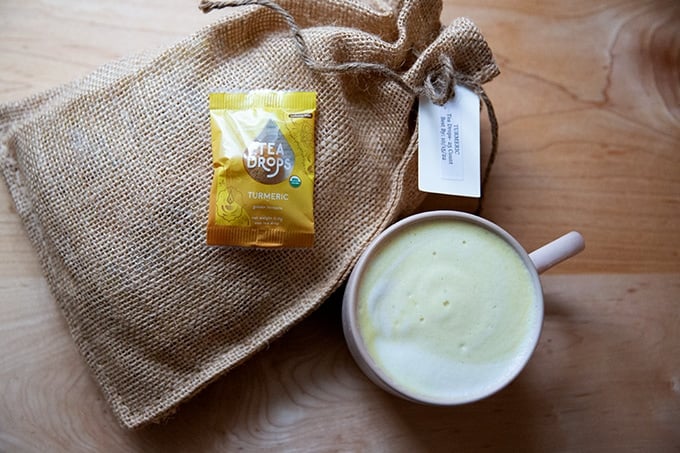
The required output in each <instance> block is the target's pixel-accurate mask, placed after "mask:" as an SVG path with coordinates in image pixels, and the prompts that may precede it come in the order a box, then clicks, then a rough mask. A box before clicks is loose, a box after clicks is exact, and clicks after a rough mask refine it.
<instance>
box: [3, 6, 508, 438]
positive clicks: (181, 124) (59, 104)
mask: <svg viewBox="0 0 680 453" xmlns="http://www.w3.org/2000/svg"><path fill="white" fill-rule="evenodd" d="M279 4H280V5H281V6H282V7H283V8H284V9H285V10H287V11H288V12H289V13H290V15H291V16H292V17H293V18H294V19H295V21H296V23H297V26H299V28H300V30H299V35H300V37H302V38H303V39H304V43H305V45H306V51H307V52H308V54H307V55H306V56H304V57H303V56H302V55H301V53H300V45H299V44H300V43H299V42H298V40H296V39H293V37H292V36H291V24H290V23H287V21H286V20H285V18H284V17H282V15H281V14H279V13H277V12H276V11H274V10H272V9H271V8H268V7H262V6H246V7H239V8H234V9H229V10H224V11H220V12H216V13H213V14H216V15H220V16H221V17H222V19H221V20H219V21H218V22H217V23H215V24H214V25H212V26H210V27H207V28H205V29H204V30H202V31H200V32H198V33H196V34H195V35H193V36H190V37H188V38H186V39H185V40H183V41H181V42H180V43H178V44H177V45H174V46H172V47H170V48H168V49H167V50H165V51H163V52H162V53H160V54H157V55H152V56H136V57H131V58H128V59H125V60H123V61H119V62H116V63H113V64H110V65H108V66H105V67H103V68H102V69H100V70H98V71H96V72H95V73H93V74H92V75H90V76H88V77H85V78H84V79H82V80H79V81H77V82H75V83H71V84H69V85H66V86H62V87H59V88H56V89H54V90H52V91H49V92H47V93H44V94H41V95H38V96H35V97H31V98H29V99H27V100H23V101H20V102H17V103H14V104H9V105H4V106H2V107H1V108H0V159H1V163H2V171H3V173H4V176H5V179H6V182H7V185H8V187H9V190H10V191H11V194H12V197H13V198H14V200H15V203H16V207H17V211H18V212H19V214H20V216H21V217H22V219H23V221H24V223H25V226H26V229H27V231H28V235H29V236H30V239H31V241H32V242H33V244H34V245H35V249H36V251H37V253H38V254H39V257H40V261H41V263H42V266H43V269H44V272H45V275H46V278H47V280H48V281H49V285H50V287H51V290H52V292H53V295H54V297H55V299H56V301H57V303H58V305H59V307H60V308H61V310H62V312H63V314H64V316H65V318H66V320H67V322H68V325H69V328H70V330H71V333H72V335H73V338H74V340H75V342H76V344H77V346H78V348H79V349H80V351H81V352H82V354H83V355H84V357H85V359H86V361H87V363H88V365H89V366H90V367H91V369H92V372H93V374H94V376H95V377H96V380H97V381H98V383H99V384H100V385H101V388H102V390H103V392H104V394H105V396H106V398H107V400H108V401H109V403H110V404H111V407H112V408H113V411H114V412H115V414H116V415H117V416H118V417H119V419H120V421H121V422H122V423H123V424H124V425H125V426H127V427H137V426H140V425H143V424H144V423H147V422H149V421H154V420H158V419H160V418H162V417H163V416H165V415H167V414H169V413H171V412H172V411H173V410H174V408H175V407H176V406H177V404H178V403H180V402H181V401H183V400H185V399H187V398H189V397H190V396H191V395H193V394H195V393H196V392H198V391H199V390H200V389H201V388H202V387H204V386H205V385H206V384H208V383H209V382H210V381H212V380H214V379H215V378H216V377H218V376H219V375H220V374H222V373H224V372H226V371H227V370H230V369H232V368H234V367H235V366H236V365H238V364H239V363H241V362H243V361H244V360H245V359H246V358H248V357H249V356H251V355H253V354H254V353H255V352H256V351H258V350H260V349H262V348H263V347H264V346H266V345H267V344H268V343H269V342H271V341H272V340H274V339H275V338H277V337H279V336H280V335H281V334H282V333H284V332H285V331H286V330H287V329H288V328H290V327H291V326H292V325H294V324H295V323H296V322H298V321H299V320H300V319H302V318H303V317H304V316H306V315H307V314H309V313H310V312H311V311H312V310H314V309H315V308H316V307H318V306H319V304H321V302H322V301H324V299H325V298H326V297H327V296H329V294H330V293H331V292H332V291H334V290H335V289H336V288H338V287H339V286H340V285H341V283H342V282H343V280H344V279H345V277H346V276H347V275H348V273H349V272H350V270H351V268H352V265H353V264H354V262H355V260H356V259H357V257H358V255H359V254H360V252H361V251H362V249H363V248H364V246H365V245H366V244H367V243H368V242H369V241H370V240H371V239H373V238H374V237H375V236H376V235H377V234H378V233H379V232H380V231H381V230H382V229H384V228H385V227H386V226H387V225H389V224H390V223H391V222H393V221H394V220H395V219H396V218H397V217H398V216H400V215H402V214H406V213H408V212H409V211H411V210H413V209H414V208H415V207H416V206H417V205H418V203H419V202H420V201H421V199H422V197H421V194H419V192H418V191H417V187H416V179H417V178H416V174H415V172H416V167H415V162H416V159H415V152H416V144H415V140H416V131H415V124H416V121H415V115H414V106H415V105H416V100H417V96H416V95H417V93H418V92H419V90H420V87H422V86H423V84H425V85H428V86H429V88H430V92H431V91H432V90H431V89H432V87H434V88H437V86H440V88H441V86H443V88H442V89H444V91H446V89H447V88H446V86H445V85H447V84H449V83H450V80H449V79H446V80H443V78H442V76H441V74H438V73H437V68H439V69H441V66H442V61H444V60H446V58H444V59H443V58H442V55H443V56H445V57H448V60H447V61H449V62H450V63H453V67H454V68H455V69H456V73H457V75H458V77H459V78H462V79H464V80H466V81H468V82H469V83H470V84H472V85H474V84H479V85H481V84H482V83H484V82H486V81H488V80H490V79H491V78H492V77H494V76H495V75H496V74H497V68H496V65H495V63H494V62H493V58H492V55H491V52H490V51H489V48H488V47H487V45H486V43H485V42H484V39H483V38H482V37H481V35H480V34H479V32H478V30H477V29H476V28H475V26H474V25H473V24H472V23H471V22H470V21H468V20H465V19H461V20H457V21H455V22H454V23H453V24H452V25H451V26H449V27H448V28H446V29H444V30H440V22H439V16H440V12H441V2H440V1H437V0H405V1H403V2H399V6H397V7H395V8H394V9H392V8H391V7H390V5H386V4H385V3H384V2H378V1H377V0H376V1H374V2H370V3H360V2H358V1H354V0H347V1H341V0H317V1H314V2H311V1H309V2H300V1H297V0H281V1H280V2H279ZM305 60H307V63H305ZM310 62H316V65H317V67H316V68H314V67H310ZM348 62H349V63H367V64H368V65H365V66H364V67H363V68H362V66H361V64H359V65H358V66H357V65H355V67H354V68H351V67H349V65H346V66H337V67H336V69H335V70H329V71H324V70H323V68H324V67H325V66H333V65H337V64H339V63H348ZM371 65H373V66H374V67H373V69H371V68H370V66H371ZM312 66H313V64H312ZM357 67H358V69H357ZM380 68H382V69H380ZM383 69H384V70H383ZM390 74H392V75H393V74H398V76H399V77H400V80H395V78H394V77H392V76H390ZM257 88H269V89H279V90H289V89H303V90H312V91H317V92H318V105H319V108H318V120H317V131H316V137H317V138H316V142H317V143H316V145H317V148H316V151H317V164H316V174H317V176H316V195H315V222H316V242H315V246H314V247H313V248H311V249H286V250H259V249H238V248H215V247H208V246H206V245H205V243H206V237H205V236H206V230H205V228H206V221H207V209H208V195H209V191H210V182H211V175H212V170H211V152H210V137H209V134H210V132H209V123H208V110H207V109H208V103H207V102H208V93H209V92H211V91H216V90H224V91H243V90H249V89H257ZM435 91H436V90H435ZM440 91H441V90H440ZM444 96H446V94H444Z"/></svg>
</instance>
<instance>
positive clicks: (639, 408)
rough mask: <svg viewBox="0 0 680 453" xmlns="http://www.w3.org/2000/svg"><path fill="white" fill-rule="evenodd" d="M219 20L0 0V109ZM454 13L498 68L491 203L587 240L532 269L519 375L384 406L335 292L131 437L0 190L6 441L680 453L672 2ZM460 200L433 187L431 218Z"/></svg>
mask: <svg viewBox="0 0 680 453" xmlns="http://www.w3.org/2000/svg"><path fill="white" fill-rule="evenodd" d="M217 14H220V13H213V15H208V16H206V15H203V14H201V13H200V12H199V11H198V10H197V8H196V4H195V3H194V2H192V1H189V0H184V1H180V0H164V1H160V0H149V1H146V2H133V1H132V0H122V1H117V2H92V1H86V0H68V1H67V0H61V1H56V0H21V1H19V0H4V1H2V2H0V101H8V100H15V99H19V98H21V97H24V96H26V95H28V94H31V93H36V92H39V91H41V90H44V89H47V88H50V87H53V86H55V85H58V84H61V83H64V82H67V81H70V80H73V79H75V78H77V77H79V76H82V75H84V74H86V73H88V72H90V71H91V70H93V69H94V68H96V67H97V66H99V65H101V64H103V63H105V62H107V61H109V60H112V59H114V58H118V57H121V56H124V55H126V54H129V53H132V52H136V51H138V50H141V49H150V48H153V47H155V46H166V45H168V44H170V43H172V42H174V41H176V40H178V39H180V38H181V37H183V36H185V35H186V34H189V33H191V32H192V31H194V30H196V29H198V28H199V27H201V26H203V25H204V24H208V23H210V22H212V21H214V20H215V19H216V15H217ZM459 15H465V16H468V17H470V18H472V19H473V20H474V21H475V22H476V23H477V25H478V26H479V27H480V28H481V29H482V31H483V32H484V34H485V36H486V37H487V39H488V41H489V43H490V45H491V47H492V49H493V50H494V53H495V56H496V58H497V61H498V63H499V66H500V68H501V71H502V74H501V76H500V77H498V78H497V79H496V80H494V81H493V82H492V83H490V84H489V85H488V87H487V88H488V93H489V95H490V97H491V99H492V100H493V102H494V104H495V107H496V110H497V113H498V117H499V121H500V132H501V146H500V152H499V155H498V159H497V161H496V167H495V169H494V172H493V174H492V177H491V180H490V183H489V186H488V190H487V193H486V197H487V199H486V205H485V206H486V207H485V211H484V215H485V216H486V217H488V218H489V219H491V220H493V221H495V222H497V223H499V224H500V225H502V226H503V227H505V228H506V229H507V230H508V231H509V232H510V233H512V234H514V235H515V236H516V237H517V238H518V240H519V241H520V242H521V243H522V244H523V245H525V246H526V248H527V249H534V248H536V247H538V246H539V245H541V244H542V243H545V242H547V241H549V240H550V239H552V238H553V237H556V236H557V235H559V234H562V233H564V232H566V231H568V230H570V229H578V230H580V231H581V232H582V233H583V235H584V236H585V238H586V241H587V249H586V251H585V252H584V253H583V254H581V255H579V256H578V257H576V258H574V259H572V260H570V261H569V262H567V263H564V264H563V265H560V266H559V267H557V268H555V269H553V270H551V271H549V272H548V273H547V274H545V275H544V276H543V283H544V287H545V297H546V303H547V316H546V320H545V330H544V335H543V337H542V338H541V342H540V345H539V347H538V349H537V351H536V354H535V356H534V357H533V359H532V360H531V362H530V364H529V366H528V368H527V369H526V370H525V371H524V372H523V373H522V374H521V375H520V376H519V378H517V379H516V380H515V382H513V383H512V384H511V385H510V386H509V387H508V388H506V389H505V390H504V391H502V392H500V393H499V394H497V395H495V396H493V397H491V398H489V399H487V400H485V401H483V402H480V403H477V404H472V405H468V406H463V407H458V408H453V409H450V408H448V409H446V408H430V407H422V406H415V405H412V404H410V403H406V402H404V401H400V400H398V399H395V398H393V397H391V396H389V395H387V394H385V393H384V392H382V391H380V390H378V389H377V388H376V387H375V386H374V385H372V384H371V383H370V382H369V381H368V380H367V379H366V378H365V377H364V376H363V375H362V374H361V372H360V371H359V370H358V368H357V367H356V366H355V364H354V362H353V361H352V359H351V357H350V356H349V354H348V351H347V349H346V346H345V343H344V340H343V336H342V331H341V325H340V315H339V300H338V298H337V297H336V298H334V299H331V300H329V301H328V302H327V303H326V304H324V306H323V307H322V308H321V309H320V310H319V311H318V312H316V313H315V314H314V315H312V316H311V317H310V318H308V319H307V320H306V321H304V322H303V323H302V324H300V325H298V326H296V327H295V328H294V329H293V330H292V331H291V332H289V333H288V334H287V335H285V336H284V337H283V338H282V339H280V340H279V341H277V342H275V343H274V344H272V345H271V347H270V348H269V349H268V350H267V351H265V352H263V353H261V354H258V355H257V356H256V357H254V358H253V359H251V360H250V361H249V362H247V363H246V364H245V365H243V366H241V367H240V368H238V369H236V370H235V371H233V372H232V373H230V374H228V375H226V376H224V378H222V379H220V380H219V381H218V382H216V383H215V384H213V385H211V386H210V387H209V388H207V389H206V390H205V391H203V392H202V393H201V394H200V395H199V396H197V397H196V398H195V399H193V400H192V401H190V402H189V403H187V404H185V405H183V406H182V407H181V408H180V410H179V411H178V412H177V414H176V415H175V416H173V417H172V418H171V419H170V420H169V421H167V422H166V423H164V424H162V425H157V426H150V427H148V428H144V429H141V430H139V431H133V432H131V431H126V430H125V429H123V428H121V427H120V426H119V425H118V424H117V422H116V421H115V419H114V418H113V416H112V414H111V412H110V410H109V408H108V406H107V404H106V403H105V401H104V400H103V397H102V394H101V393H100V391H99V389H98V387H97V385H96V383H95V382H94V381H93V379H92V377H91V376H90V373H89V372H88V370H87V368H86V366H85V364H84V362H83V360H82V358H81V357H80V355H79V353H78V352H77V351H76V349H75V347H74V344H73V342H72V340H71V337H70V336H69V334H68V332H67V329H66V326H65V323H64V321H63V319H62V317H61V314H60V313H59V312H58V310H57V308H56V305H55V302H54V300H53V299H52V297H51V295H50V293H49V290H48V288H47V285H46V282H45V280H44V278H43V277H42V276H41V271H40V268H39V265H38V260H37V258H36V255H35V253H34V252H33V250H32V248H31V245H30V244H29V242H28V239H27V236H26V234H25V232H24V230H23V227H22V225H21V222H20V220H19V217H18V216H17V215H16V213H15V210H14V207H13V203H12V201H11V199H10V197H9V194H8V191H7V188H6V186H5V185H4V184H0V348H1V351H2V353H1V355H0V451H94V450H97V451H173V450H177V451H201V450H206V451H235V450H239V449H244V450H254V449H268V450H273V451H283V450H298V451H305V450H321V451H323V450H343V451H390V452H393V451H405V452H406V451H408V452H413V451H439V450H442V451H459V450H460V451H470V450H476V449H483V448H484V449H491V450H501V451H534V450H535V451H563V450H570V451H618V450H623V451H631V450H640V451H655V452H659V451H678V449H680V256H679V254H680V3H678V2H677V0H666V1H663V0H659V1H653V0H651V1H637V2H628V1H626V2H624V1H616V0H607V1H598V2H593V1H591V0H575V1H571V2H562V1H557V0H553V1H549V2H533V1H529V0H517V1H514V2H504V1H501V0H486V1H477V0H476V1H457V0H447V1H445V8H444V12H443V15H442V21H443V23H449V22H450V21H451V20H452V19H453V18H454V17H456V16H459ZM485 128H486V125H485ZM485 131H488V129H485ZM485 137H486V135H485ZM484 140H486V138H485V139H484ZM462 205H463V206H462ZM461 206H462V207H463V208H465V207H466V205H465V204H464V203H463V202H462V201H461V200H459V199H455V198H446V197H434V196H432V197H429V198H428V200H427V202H426V203H425V205H424V206H423V209H431V208H434V207H438V208H441V207H446V208H453V209H456V208H461Z"/></svg>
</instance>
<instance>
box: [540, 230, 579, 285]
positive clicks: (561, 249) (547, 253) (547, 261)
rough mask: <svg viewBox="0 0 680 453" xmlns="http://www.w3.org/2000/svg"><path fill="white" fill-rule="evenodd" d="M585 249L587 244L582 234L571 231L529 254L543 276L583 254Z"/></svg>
mask: <svg viewBox="0 0 680 453" xmlns="http://www.w3.org/2000/svg"><path fill="white" fill-rule="evenodd" d="M585 247H586V243H585V240H584V239H583V236H581V233H579V232H577V231H571V232H569V233H567V234H565V235H564V236H560V237H558V238H557V239H555V240H554V241H552V242H549V243H548V244H546V245H544V246H543V247H541V248H539V249H537V250H534V251H533V252H531V253H529V258H531V261H533V263H534V266H535V267H536V271H537V272H538V273H539V274H541V273H543V272H545V271H547V270H548V269H550V268H551V267H553V266H554V265H556V264H558V263H561V262H562V261H564V260H566V259H567V258H571V257H572V256H574V255H576V254H577V253H579V252H581V251H582V250H583V249H584V248H585Z"/></svg>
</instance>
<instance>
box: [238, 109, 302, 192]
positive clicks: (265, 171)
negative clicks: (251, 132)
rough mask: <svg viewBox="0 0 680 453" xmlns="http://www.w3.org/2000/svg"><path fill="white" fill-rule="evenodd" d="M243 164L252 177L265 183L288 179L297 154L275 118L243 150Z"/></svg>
mask: <svg viewBox="0 0 680 453" xmlns="http://www.w3.org/2000/svg"><path fill="white" fill-rule="evenodd" d="M243 165H244V166H245V168H246V171H247V172H248V174H249V175H250V177H251V178H253V179H254V180H255V181H258V182H261V183H263V184H278V183H280V182H282V181H285V180H286V179H288V177H289V176H290V173H291V171H293V165H295V154H294V153H293V150H292V149H291V147H290V145H289V144H288V141H287V140H286V137H284V136H283V134H282V133H281V130H280V129H279V127H278V126H277V125H276V123H275V122H274V121H273V120H269V121H268V122H267V124H266V125H265V126H264V128H263V129H262V132H260V134H259V135H258V136H257V137H256V138H255V140H253V141H252V142H251V143H250V144H249V145H248V148H246V150H245V151H244V152H243Z"/></svg>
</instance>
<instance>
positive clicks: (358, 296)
mask: <svg viewBox="0 0 680 453" xmlns="http://www.w3.org/2000/svg"><path fill="white" fill-rule="evenodd" d="M583 248H584V241H583V237H582V236H581V235H580V234H579V233H577V232H571V233H568V234H566V235H564V236H562V237H560V238H558V239H557V240H555V241H553V242H551V243H549V244H547V245H545V246H544V247H541V248H540V249H538V250H536V251H535V252H533V253H531V254H527V253H526V252H525V250H524V249H523V248H522V246H521V245H520V244H519V243H518V242H517V241H516V240H515V239H514V238H513V237H512V236H511V235H510V234H508V233H507V232H506V231H504V230H503V229H502V228H500V227H499V226H497V225H496V224H494V223H492V222H490V221H488V220H485V219H483V218H481V217H478V216H474V215H471V214H467V213H463V212H456V211H432V212H426V213H422V214H417V215H414V216H411V217H408V218H406V219H403V220H401V221H399V222H397V223H395V224H394V225H392V226H391V227H389V228H388V229H386V230H385V231H384V232H383V233H381V234H380V235H379V236H378V237H377V238H376V239H375V240H374V241H373V242H372V243H371V244H370V245H369V246H368V248H367V249H366V250H365V251H364V253H363V254H362V256H361V257H360V258H359V261H358V262H357V265H356V266H355V268H354V270H353V271H352V274H351V276H350V278H349V281H348V283H347V287H346V290H345V294H344V299H343V309H342V317H343V329H344V333H345V338H346V340H347V344H348V346H349V349H350V351H351V353H352V355H353V357H354V359H355V360H356V362H357V364H358V365H359V367H360V368H361V369H362V370H363V371H364V373H365V374H366V375H367V376H368V377H369V378H370V379H371V380H372V381H373V382H375V383H376V384H377V385H379V386H380V387H382V388H383V389H385V390H387V391H389V392H391V393H393V394H395V395H398V396H400V397H402V398H405V399H408V400H411V401H416V402H420V403H425V404H434V405H455V404H464V403H469V402H472V401H476V400H479V399H481V398H484V397H487V396H489V395H491V394H493V393H495V392H497V391H499V390H500V389H502V388H503V387H505V386H506V385H507V384H509V383H510V382H511V381H512V380H513V379H514V378H515V377H516V376H517V375H518V374H519V373H520V371H521V370H522V369H523V368H524V366H525V365H526V363H527V362H528V360H529V358H530V356H531V355H532V353H533V351H534V349H535V347H536V345H537V343H538V339H539V336H540V333H541V329H542V325H543V293H542V288H541V283H540V280H539V277H538V274H539V273H541V272H543V271H545V270H547V269H549V268H550V267H552V266H554V265H555V264H557V263H559V262H561V261H563V260H565V259H567V258H569V257H571V256H573V255H575V254H576V253H578V252H580V251H581V250H583Z"/></svg>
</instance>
